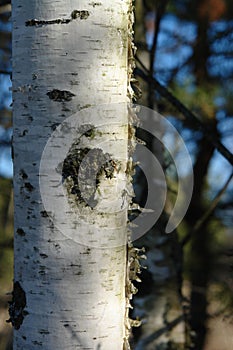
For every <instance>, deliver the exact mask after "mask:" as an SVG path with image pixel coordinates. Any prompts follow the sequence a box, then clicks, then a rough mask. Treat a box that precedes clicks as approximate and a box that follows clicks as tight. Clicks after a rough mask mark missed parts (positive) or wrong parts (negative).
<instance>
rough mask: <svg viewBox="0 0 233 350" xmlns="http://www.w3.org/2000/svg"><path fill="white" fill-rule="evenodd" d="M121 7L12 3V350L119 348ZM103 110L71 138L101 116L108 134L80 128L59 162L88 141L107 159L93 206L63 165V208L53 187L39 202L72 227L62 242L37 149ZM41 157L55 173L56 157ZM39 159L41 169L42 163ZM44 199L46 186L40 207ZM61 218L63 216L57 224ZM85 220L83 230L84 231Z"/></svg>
mask: <svg viewBox="0 0 233 350" xmlns="http://www.w3.org/2000/svg"><path fill="white" fill-rule="evenodd" d="M130 4H131V1H130V0H124V1H121V0H116V1H114V4H113V3H112V2H111V1H107V0H104V1H98V2H92V1H84V0H83V1H68V2H67V1H65V0H58V1H56V2H51V1H46V0H33V1H25V0H17V1H16V0H14V1H13V14H12V17H13V100H14V136H13V139H14V190H15V248H14V249H15V281H14V282H15V283H14V285H15V286H17V288H16V289H17V290H14V293H13V296H14V298H13V300H12V303H11V306H10V320H11V322H12V324H13V325H14V326H15V327H14V328H15V335H14V349H15V350H21V349H24V350H31V349H37V348H38V349H43V350H51V349H57V350H63V349H67V350H68V349H69V350H71V349H82V350H84V349H99V350H100V349H103V350H105V349H106V350H107V349H112V350H114V349H115V350H119V349H122V348H123V343H124V337H125V335H126V334H125V320H124V317H125V306H126V301H125V273H126V245H122V242H123V241H124V239H125V238H126V235H127V233H126V228H125V227H126V220H127V206H126V205H124V210H120V209H121V207H122V206H123V204H122V203H123V202H124V201H125V192H121V191H118V193H116V188H117V189H118V187H117V186H118V184H119V183H120V184H121V185H120V187H119V188H120V189H123V188H124V185H125V183H126V181H127V179H126V178H127V176H126V162H127V131H128V127H127V123H128V120H127V118H128V113H127V108H126V106H125V107H124V105H123V107H121V108H120V112H121V115H120V116H119V115H118V114H116V113H113V112H112V111H111V110H110V109H111V108H110V107H109V104H112V103H119V102H123V103H125V102H127V100H128V98H127V84H128V83H127V76H128V68H127V65H128V61H127V55H128V34H129V33H128V31H129V27H128V22H129V21H128V20H129V9H130ZM100 104H106V107H103V108H102V109H101V113H97V114H96V116H95V117H93V113H92V115H91V114H90V112H87V114H85V117H83V119H82V118H81V119H80V120H78V121H77V125H76V126H75V127H76V129H75V130H79V131H80V130H81V129H80V128H82V124H83V123H84V124H86V123H87V120H86V118H87V117H88V116H89V115H91V118H92V121H93V123H94V120H95V118H102V119H101V122H102V124H103V125H104V126H105V127H103V129H101V127H100V126H99V128H98V132H96V134H95V135H93V134H92V132H91V131H90V130H91V129H92V127H90V128H89V129H87V130H84V131H83V133H82V135H81V133H80V135H79V136H77V139H76V140H75V142H73V143H72V145H71V147H70V148H69V149H68V157H69V156H70V157H72V152H73V151H75V152H77V151H78V152H79V154H80V152H82V151H83V150H87V149H89V148H88V147H90V149H92V150H94V152H95V150H96V149H97V146H96V143H95V142H94V141H93V139H95V138H97V141H98V142H97V143H98V150H99V151H98V152H97V153H98V156H99V155H100V154H103V155H105V156H103V159H104V163H103V164H101V165H102V170H101V171H100V173H98V171H97V173H98V176H99V177H100V178H99V179H98V181H97V182H98V183H97V182H96V185H97V186H98V196H97V199H96V196H95V194H96V195H97V191H94V192H92V193H91V194H89V197H88V198H86V199H87V200H94V202H93V201H92V204H93V206H91V205H86V203H85V201H84V202H82V200H80V196H78V194H79V192H78V190H77V191H76V192H75V189H74V188H75V185H76V184H75V181H74V176H73V173H72V171H76V170H77V167H75V166H73V165H72V167H71V168H72V169H73V170H72V171H71V170H70V168H69V170H68V173H67V166H66V165H67V163H66V164H65V163H64V164H65V165H64V164H63V170H62V171H61V173H60V174H59V176H60V178H61V177H63V178H62V179H61V180H62V186H63V193H65V195H64V198H65V199H66V201H67V202H66V205H67V206H66V205H65V204H64V207H62V204H61V203H62V202H61V201H59V198H58V194H57V192H56V190H55V188H56V186H54V192H53V190H51V188H52V187H49V189H48V195H47V197H48V198H47V199H48V202H50V203H51V202H52V203H53V206H54V213H55V212H56V213H57V212H58V209H59V211H60V213H61V217H62V218H64V220H65V219H66V218H70V219H71V220H74V221H75V225H76V226H75V230H73V231H72V234H67V232H66V230H67V229H68V228H67V227H68V226H69V223H67V222H65V221H64V222H63V224H64V226H63V227H62V226H59V225H57V220H56V217H55V219H54V220H52V218H54V215H55V214H56V213H55V214H54V213H53V212H52V211H51V212H47V210H46V209H47V208H45V207H44V203H43V201H42V198H41V193H40V187H39V171H40V160H41V156H42V152H43V150H44V148H45V145H46V142H47V141H48V139H49V137H50V136H51V134H52V132H53V131H54V129H56V127H57V126H58V125H59V124H62V123H63V122H64V121H65V120H66V118H68V117H70V116H72V115H74V114H75V113H76V112H78V111H81V110H84V109H85V108H87V107H92V108H93V106H99V105H100ZM87 110H88V108H87ZM77 118H78V115H77ZM98 123H99V120H98ZM115 124H116V126H115ZM62 125H63V126H64V125H65V124H64V123H63V124H62ZM98 125H100V124H98ZM56 130H58V132H59V128H58V129H56ZM71 131H72V132H73V131H74V129H73V130H71ZM63 136H64V135H63ZM58 147H59V146H58ZM72 147H73V148H72ZM80 150H81V151H80ZM63 151H64V150H63ZM63 151H62V149H61V152H63ZM84 153H85V152H84ZM85 154H86V153H85ZM50 157H51V164H53V162H52V161H54V157H55V158H56V157H58V158H59V151H58V152H55V151H54V154H53V153H51V154H50ZM64 160H65V159H63V161H64ZM66 160H67V158H66ZM76 160H77V157H76ZM47 161H48V163H47V164H50V159H47ZM55 163H56V159H55ZM69 164H70V163H69ZM72 164H73V163H72ZM76 165H77V164H76ZM42 170H43V171H42V175H43V176H44V177H48V178H49V179H52V176H53V172H54V169H53V168H52V166H51V168H50V167H49V166H48V169H47V171H48V172H47V174H46V173H45V170H46V168H45V167H44V168H43V167H42ZM69 171H71V173H69ZM42 182H43V181H42ZM70 184H71V185H72V186H73V188H71V187H72V186H71V187H70ZM50 185H51V183H50ZM70 189H71V190H70ZM76 189H77V188H76ZM122 191H123V190H122ZM45 192H46V191H45V189H43V195H44V198H45V197H46V193H45ZM84 199H85V198H84ZM102 199H107V201H108V203H111V201H112V200H114V203H116V210H118V211H117V214H114V210H113V211H111V210H110V211H109V212H108V211H107V210H104V209H106V208H104V207H101V200H102ZM126 200H127V199H126ZM44 201H45V202H46V199H44ZM98 204H100V205H99V207H98ZM96 205H97V207H98V210H95V209H96V208H95V207H96ZM67 208H68V209H67ZM67 210H68V211H70V212H69V213H68V214H69V215H68V216H66V215H64V211H67ZM55 216H56V215H55ZM83 217H85V223H87V225H82V223H81V222H82V220H81V219H82V218H83ZM58 219H59V218H58ZM58 221H59V220H58ZM58 226H59V229H58ZM119 233H121V235H120V234H119ZM79 235H81V237H82V238H81V239H79ZM83 237H85V240H84V241H83ZM93 237H94V238H93ZM103 237H104V239H103ZM103 241H104V242H105V243H104V244H105V247H106V248H104V244H103ZM80 242H81V243H82V244H80ZM112 242H113V243H112ZM19 291H20V293H18V292H19ZM19 294H20V295H19Z"/></svg>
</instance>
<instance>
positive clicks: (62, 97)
mask: <svg viewBox="0 0 233 350" xmlns="http://www.w3.org/2000/svg"><path fill="white" fill-rule="evenodd" d="M46 95H48V97H49V98H50V100H53V101H56V102H64V101H71V100H72V98H73V97H74V96H75V94H72V92H70V91H66V90H58V89H53V90H51V91H49V92H47V94H46Z"/></svg>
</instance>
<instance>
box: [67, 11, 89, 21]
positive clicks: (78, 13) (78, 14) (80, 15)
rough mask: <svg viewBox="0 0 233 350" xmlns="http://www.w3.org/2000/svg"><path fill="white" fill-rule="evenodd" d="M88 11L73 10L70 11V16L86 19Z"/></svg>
mask: <svg viewBox="0 0 233 350" xmlns="http://www.w3.org/2000/svg"><path fill="white" fill-rule="evenodd" d="M89 15H90V13H89V12H88V11H85V10H84V11H79V10H74V11H72V13H71V18H72V19H78V18H80V19H87V18H88V17H89Z"/></svg>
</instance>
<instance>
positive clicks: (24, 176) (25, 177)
mask: <svg viewBox="0 0 233 350" xmlns="http://www.w3.org/2000/svg"><path fill="white" fill-rule="evenodd" d="M19 175H20V176H21V177H22V179H23V180H26V179H27V178H28V176H27V174H26V173H25V171H24V170H23V169H21V170H20V172H19Z"/></svg>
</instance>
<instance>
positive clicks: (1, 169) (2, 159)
mask: <svg viewBox="0 0 233 350" xmlns="http://www.w3.org/2000/svg"><path fill="white" fill-rule="evenodd" d="M0 176H3V177H6V178H11V177H12V176H13V163H12V159H11V150H10V147H1V152H0Z"/></svg>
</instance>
